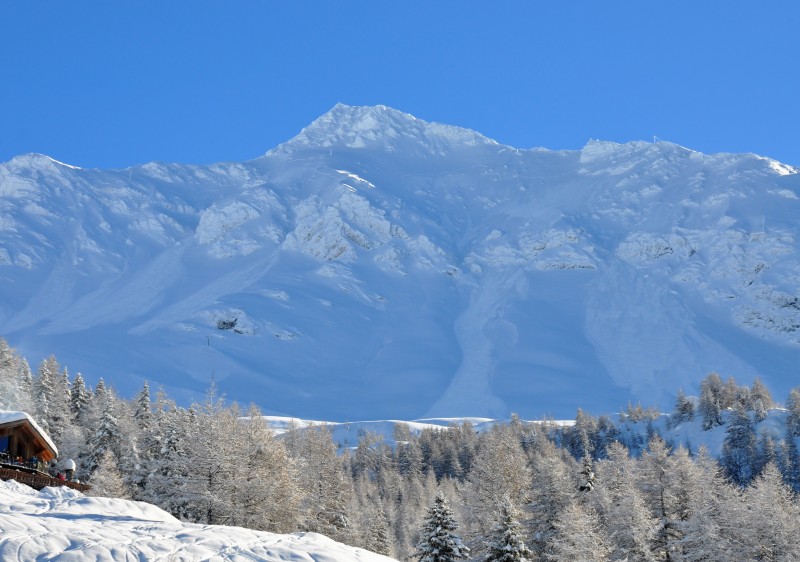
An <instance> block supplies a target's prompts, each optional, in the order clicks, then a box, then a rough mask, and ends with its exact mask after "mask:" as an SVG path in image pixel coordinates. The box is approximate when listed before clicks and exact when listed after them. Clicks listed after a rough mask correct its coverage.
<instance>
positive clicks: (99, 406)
mask: <svg viewBox="0 0 800 562" xmlns="http://www.w3.org/2000/svg"><path fill="white" fill-rule="evenodd" d="M93 402H95V403H93V405H92V407H93V408H94V409H95V410H96V411H97V410H99V412H100V417H99V419H98V420H97V428H96V429H95V431H94V433H93V434H92V435H91V436H90V438H89V455H88V459H87V464H88V467H87V468H88V470H89V473H90V474H94V472H95V470H97V468H98V467H99V466H100V461H101V459H102V458H103V456H104V455H105V453H106V451H111V452H113V453H114V455H115V457H116V458H119V455H118V452H119V443H120V434H119V431H118V428H117V418H116V416H115V414H114V409H115V408H114V406H115V403H116V399H115V397H114V396H113V394H111V393H110V392H109V391H105V392H103V393H102V394H95V397H94V401H93Z"/></svg>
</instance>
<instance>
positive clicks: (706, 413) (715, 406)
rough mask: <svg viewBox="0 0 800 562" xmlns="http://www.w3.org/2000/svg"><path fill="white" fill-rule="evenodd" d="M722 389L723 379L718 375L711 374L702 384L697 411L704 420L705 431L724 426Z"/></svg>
mask: <svg viewBox="0 0 800 562" xmlns="http://www.w3.org/2000/svg"><path fill="white" fill-rule="evenodd" d="M722 387H723V384H722V379H721V378H720V376H719V375H718V374H716V373H711V374H710V375H708V376H707V377H706V378H704V379H703V380H702V381H701V382H700V404H699V405H698V407H697V409H698V413H699V414H700V415H701V416H702V418H703V429H706V430H708V429H711V428H712V427H714V426H717V425H722V406H721V405H720V400H721V398H720V397H721V394H722Z"/></svg>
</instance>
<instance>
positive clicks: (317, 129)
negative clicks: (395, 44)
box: [270, 103, 497, 153]
mask: <svg viewBox="0 0 800 562" xmlns="http://www.w3.org/2000/svg"><path fill="white" fill-rule="evenodd" d="M412 144H417V145H419V148H420V149H423V150H429V151H430V150H432V151H434V152H439V153H441V152H447V151H449V149H451V148H453V147H455V146H459V145H460V146H478V145H492V144H494V145H496V144H497V143H496V142H495V141H493V140H491V139H489V138H487V137H485V136H483V135H481V134H480V133H477V132H475V131H472V130H470V129H465V128H462V127H455V126H452V125H443V124H440V123H433V122H428V121H424V120H422V119H418V118H416V117H414V116H413V115H410V114H408V113H404V112H402V111H398V110H396V109H393V108H391V107H387V106H385V105H374V106H351V105H346V104H343V103H337V104H336V105H335V106H334V107H333V108H332V109H331V110H330V111H328V112H327V113H325V114H323V115H322V116H320V117H318V118H317V119H315V120H314V121H313V122H312V123H311V124H310V125H309V126H307V127H306V128H304V129H303V130H302V131H300V133H299V134H298V135H297V136H296V137H294V138H293V139H291V140H290V141H288V142H286V143H284V144H282V145H280V146H279V147H277V148H276V149H275V150H273V151H270V153H273V152H279V153H280V152H294V151H295V150H298V149H303V148H333V147H341V148H367V147H374V148H379V149H382V150H385V151H394V150H395V149H397V148H399V147H400V146H404V147H406V148H409V145H412Z"/></svg>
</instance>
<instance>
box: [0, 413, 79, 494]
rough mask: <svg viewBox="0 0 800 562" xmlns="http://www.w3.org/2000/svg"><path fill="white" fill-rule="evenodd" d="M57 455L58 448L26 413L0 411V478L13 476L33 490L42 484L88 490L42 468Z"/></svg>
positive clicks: (40, 487)
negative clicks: (54, 475)
mask: <svg viewBox="0 0 800 562" xmlns="http://www.w3.org/2000/svg"><path fill="white" fill-rule="evenodd" d="M57 456H58V449H56V446H55V445H54V444H53V442H52V441H51V440H50V437H49V436H48V435H47V433H45V432H44V430H42V428H41V427H39V425H38V424H37V423H36V422H35V421H34V420H33V418H32V417H31V416H30V415H28V414H27V413H25V412H5V411H0V479H2V480H8V479H13V480H16V481H18V482H21V483H23V484H27V485H28V486H30V487H32V488H35V489H37V490H41V489H42V488H44V487H45V486H68V487H70V488H74V489H76V490H79V491H81V492H85V491H87V490H89V489H90V486H87V485H85V484H81V483H79V482H69V481H66V480H61V479H59V478H53V477H52V476H51V475H50V474H48V473H47V472H46V468H47V466H48V463H50V462H51V461H53V460H55V459H56V457H57Z"/></svg>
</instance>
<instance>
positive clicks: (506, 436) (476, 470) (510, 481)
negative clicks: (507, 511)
mask: <svg viewBox="0 0 800 562" xmlns="http://www.w3.org/2000/svg"><path fill="white" fill-rule="evenodd" d="M530 483H531V470H530V467H529V466H528V462H527V458H526V456H525V452H524V451H523V450H522V445H520V442H519V440H518V438H517V436H516V435H515V433H514V432H513V431H512V430H511V428H509V427H508V426H503V425H497V426H495V427H493V428H492V429H491V430H490V431H489V432H487V433H485V434H483V435H482V436H481V438H480V440H479V446H478V451H477V455H476V456H475V459H474V462H473V466H472V471H471V472H470V475H469V478H468V482H467V486H466V487H465V488H466V489H465V491H464V493H465V496H466V497H467V502H468V505H469V512H470V513H469V517H468V519H467V521H466V527H467V528H468V529H469V530H470V535H471V534H473V533H475V534H478V535H479V536H486V534H487V533H488V532H489V531H490V530H491V528H492V527H491V525H492V521H493V519H494V514H495V513H496V512H497V509H498V506H500V505H501V503H503V501H507V502H510V503H511V504H512V506H513V507H515V508H521V507H522V506H524V505H526V504H527V503H528V502H529V501H530Z"/></svg>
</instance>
